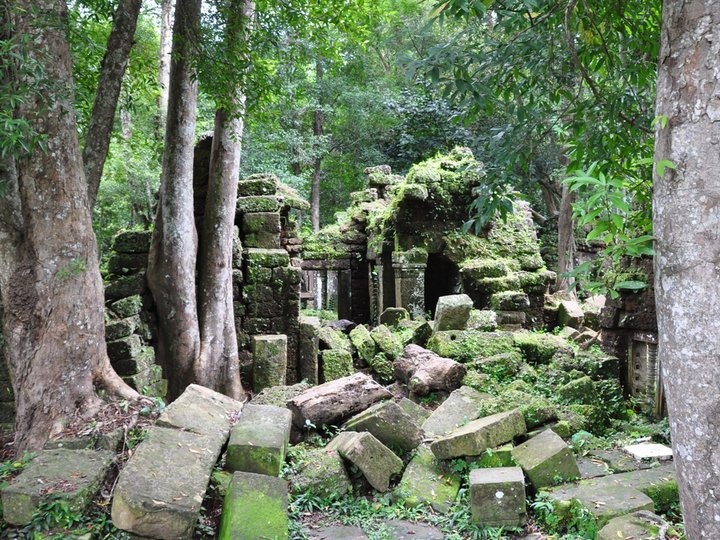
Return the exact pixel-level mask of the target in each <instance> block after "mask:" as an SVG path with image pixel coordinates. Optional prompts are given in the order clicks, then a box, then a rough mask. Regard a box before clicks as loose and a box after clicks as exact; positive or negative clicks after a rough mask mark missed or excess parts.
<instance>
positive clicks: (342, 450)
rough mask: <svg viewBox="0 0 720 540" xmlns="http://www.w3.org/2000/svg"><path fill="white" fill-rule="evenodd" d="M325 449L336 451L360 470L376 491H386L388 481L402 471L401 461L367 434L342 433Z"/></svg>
mask: <svg viewBox="0 0 720 540" xmlns="http://www.w3.org/2000/svg"><path fill="white" fill-rule="evenodd" d="M327 448H328V450H336V451H337V452H338V454H340V455H341V456H342V457H343V458H345V459H346V460H348V461H349V462H351V463H352V464H353V465H355V466H356V467H357V468H358V469H360V471H361V472H362V473H363V476H365V478H366V479H367V481H368V482H369V484H370V485H371V486H372V487H374V488H375V489H377V490H378V491H387V490H388V489H389V487H390V479H391V478H392V477H393V476H394V475H396V474H400V473H401V472H402V469H403V462H402V460H401V459H400V458H399V457H397V456H396V455H395V454H394V453H393V451H392V450H390V449H389V448H388V447H387V446H385V445H384V444H382V443H381V442H380V441H378V440H377V439H376V438H375V437H374V436H373V435H371V434H370V433H367V432H363V433H355V432H351V431H344V432H342V433H339V434H338V435H337V437H335V438H334V439H333V440H332V441H330V443H329V444H328V445H327Z"/></svg>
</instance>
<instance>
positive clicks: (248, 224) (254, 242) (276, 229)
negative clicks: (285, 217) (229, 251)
mask: <svg viewBox="0 0 720 540" xmlns="http://www.w3.org/2000/svg"><path fill="white" fill-rule="evenodd" d="M243 245H244V246H245V247H247V248H263V249H279V248H280V214H279V213H277V212H256V213H252V214H243Z"/></svg>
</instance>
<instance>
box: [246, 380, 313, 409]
mask: <svg viewBox="0 0 720 540" xmlns="http://www.w3.org/2000/svg"><path fill="white" fill-rule="evenodd" d="M308 388H310V384H309V383H307V382H299V383H297V384H293V385H292V386H271V387H270V388H265V389H264V390H263V391H262V392H260V393H259V394H255V395H254V396H253V398H252V404H253V405H274V406H275V407H285V406H286V405H287V402H288V401H290V400H291V399H293V398H294V397H297V396H299V395H300V394H302V393H303V392H304V391H305V390H307V389H308Z"/></svg>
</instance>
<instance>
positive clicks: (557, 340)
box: [513, 332, 572, 364]
mask: <svg viewBox="0 0 720 540" xmlns="http://www.w3.org/2000/svg"><path fill="white" fill-rule="evenodd" d="M513 339H514V343H515V346H516V347H518V348H519V349H520V350H521V351H522V353H523V356H524V357H525V360H527V361H528V362H530V363H533V364H547V363H549V362H550V360H551V359H552V358H553V356H554V355H555V354H556V353H558V352H572V348H571V347H570V343H569V342H568V341H566V340H564V339H562V338H561V337H559V336H553V335H551V334H535V333H531V332H517V333H515V334H513Z"/></svg>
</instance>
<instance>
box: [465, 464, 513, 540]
mask: <svg viewBox="0 0 720 540" xmlns="http://www.w3.org/2000/svg"><path fill="white" fill-rule="evenodd" d="M470 508H471V511H472V517H473V521H474V522H476V523H479V524H480V525H483V526H486V527H520V526H522V525H524V524H525V522H526V521H527V514H526V509H525V477H524V476H523V472H522V469H521V468H520V467H500V468H492V469H475V470H473V471H470Z"/></svg>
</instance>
